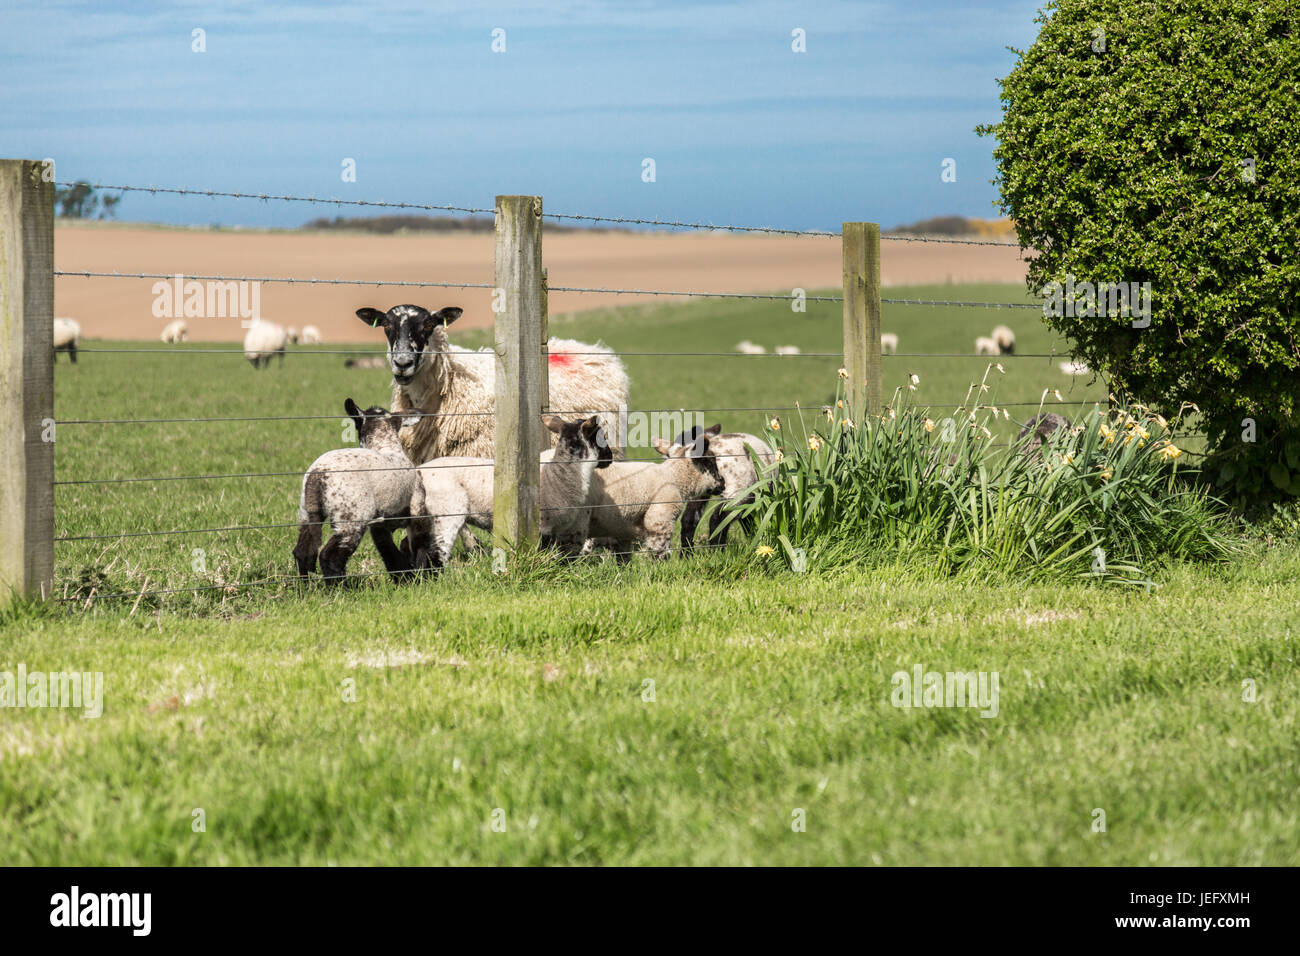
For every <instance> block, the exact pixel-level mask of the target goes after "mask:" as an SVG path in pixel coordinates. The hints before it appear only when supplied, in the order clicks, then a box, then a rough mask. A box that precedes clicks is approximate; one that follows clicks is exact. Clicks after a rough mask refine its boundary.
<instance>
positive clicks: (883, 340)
mask: <svg viewBox="0 0 1300 956" xmlns="http://www.w3.org/2000/svg"><path fill="white" fill-rule="evenodd" d="M880 351H881V352H882V353H883V354H885V355H892V354H893V353H895V352H897V351H898V336H897V335H895V334H894V333H893V332H881V333H880Z"/></svg>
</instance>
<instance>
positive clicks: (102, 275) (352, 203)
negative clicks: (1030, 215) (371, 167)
mask: <svg viewBox="0 0 1300 956" xmlns="http://www.w3.org/2000/svg"><path fill="white" fill-rule="evenodd" d="M58 185H60V186H65V187H66V186H71V185H74V184H72V183H66V182H65V183H59V184H58ZM93 188H96V189H104V190H111V191H119V192H139V193H153V194H170V195H181V196H197V197H208V198H214V199H216V198H220V199H236V200H256V201H260V202H272V201H274V202H287V203H305V204H322V205H334V206H338V207H343V206H347V207H363V208H377V209H385V210H416V211H423V212H456V213H467V214H489V213H494V212H496V210H495V209H493V208H488V207H478V206H471V205H461V204H453V203H425V202H405V201H402V202H390V201H386V200H362V199H344V198H341V197H319V196H303V195H293V194H287V193H273V192H244V191H236V190H217V189H195V188H188V187H166V186H138V185H117V184H102V183H97V184H93ZM543 218H544V219H550V220H555V221H572V222H585V223H607V224H610V225H615V226H649V227H658V228H663V229H674V230H699V231H709V232H725V233H753V234H766V235H775V236H795V237H806V238H836V239H838V238H840V233H838V232H829V231H823V230H816V229H790V228H780V227H771V226H751V225H735V224H725V223H712V222H696V221H683V220H675V219H662V218H653V217H622V216H601V215H587V214H577V213H544V214H543ZM880 238H881V239H882V240H886V241H897V242H913V243H933V244H953V245H970V246H1008V247H1017V248H1019V245H1018V243H1015V242H1006V241H998V240H991V239H977V238H958V237H948V236H925V235H911V234H898V233H895V234H888V233H887V234H883V235H881V237H880ZM54 275H55V276H56V277H58V278H62V279H73V278H84V279H135V280H155V281H157V280H173V279H175V278H177V276H178V275H180V276H183V277H184V278H186V279H189V280H197V281H209V282H255V283H278V284H285V285H290V286H355V287H376V288H415V289H422V288H445V289H466V290H471V289H473V290H493V289H495V288H496V287H495V285H494V284H493V283H491V282H460V281H450V280H438V281H434V280H398V279H369V278H344V277H320V276H281V275H242V274H236V275H231V274H223V273H206V274H194V275H190V274H185V273H164V272H145V271H137V272H128V271H118V270H113V271H96V270H75V269H60V270H55V272H54ZM546 291H547V292H552V293H561V292H562V293H575V294H603V295H617V296H662V297H677V298H683V299H724V300H725V299H730V300H748V301H767V302H813V303H827V304H831V303H843V302H844V297H843V296H842V295H833V294H831V295H819V294H813V295H808V294H805V293H804V292H802V290H795V291H792V292H791V293H789V294H782V293H761V292H746V291H711V290H696V289H656V288H648V289H647V288H621V287H605V286H588V285H563V284H555V285H550V284H548V285H547V286H546ZM879 301H880V302H881V304H883V305H890V306H899V307H923V308H924V307H930V308H960V309H981V310H987V309H995V310H1001V309H1022V310H1023V309H1034V310H1039V309H1041V306H1040V305H1038V304H1035V303H1027V302H989V301H966V300H944V299H909V298H888V297H881V298H880V299H879ZM78 351H79V352H85V353H98V354H133V355H134V354H163V355H242V354H244V353H245V350H244V349H240V348H206V347H190V348H162V349H158V348H89V349H78ZM387 354H388V353H387V350H376V351H369V350H365V349H328V348H317V347H306V348H303V349H299V350H297V351H295V352H294V355H295V356H297V355H334V356H338V355H345V356H349V357H357V356H374V357H376V358H377V357H379V356H386V355H387ZM425 354H427V355H430V356H443V355H457V356H460V357H465V356H466V355H471V356H472V355H482V356H484V357H490V356H491V352H490V350H484V351H481V352H478V353H474V352H466V351H463V350H456V351H454V352H436V351H435V352H426V353H425ZM551 354H552V355H572V356H583V355H608V354H609V353H608V352H595V351H586V352H584V351H567V352H554V353H551ZM618 354H619V355H620V356H629V357H631V356H641V357H662V358H673V359H677V358H683V357H700V358H756V359H759V358H762V359H774V358H780V359H795V358H802V359H838V360H842V359H844V355H843V354H842V353H840V352H817V351H810V352H802V351H798V350H793V351H784V350H783V351H776V350H774V351H772V352H762V353H754V352H748V351H740V350H733V351H704V350H697V351H677V352H670V351H620V352H619V353H618ZM934 357H951V358H986V359H991V360H994V361H1003V360H1009V359H1039V358H1048V359H1050V358H1057V357H1060V353H1057V352H1055V351H1052V352H1029V353H1027V352H1018V353H1009V354H1000V355H997V356H989V355H987V354H984V353H981V352H978V351H977V352H957V351H953V352H942V353H920V352H897V351H894V352H885V353H884V354H883V355H882V358H890V359H898V358H934ZM974 387H975V386H972V388H974ZM970 399H971V395H970V394H969V393H968V395H967V397H966V398H964V399H961V400H960V401H957V402H927V403H925V405H924V406H920V407H924V408H926V409H930V408H940V407H947V406H952V405H956V406H958V407H964V406H965V405H966V404H967V403H969V402H970ZM1035 405H1036V406H1039V407H1042V406H1043V403H1042V402H1041V401H1040V402H1037V403H1034V402H1000V403H998V407H999V408H1003V409H1006V408H1011V407H1030V406H1035ZM976 407H978V403H977V406H976ZM984 407H985V408H989V407H992V406H984ZM822 410H827V411H828V410H829V406H827V405H826V404H825V403H824V402H812V403H801V402H795V403H794V404H793V405H791V404H773V405H769V406H761V405H759V406H755V405H751V406H736V405H731V406H725V407H711V408H710V407H705V408H693V409H686V408H672V409H668V408H664V409H638V410H636V412H635V413H637V414H648V415H663V414H668V415H672V414H678V415H681V414H686V413H700V414H703V413H706V412H716V413H728V414H730V413H742V412H743V413H751V414H752V413H760V412H761V413H763V414H767V415H772V414H775V413H783V414H784V413H792V412H797V413H809V414H814V413H818V412H820V411H822ZM624 412H627V410H624ZM628 413H629V414H630V412H628ZM400 414H401V415H402V417H406V418H409V417H418V418H423V417H432V418H435V419H440V418H463V417H474V418H480V419H481V418H490V417H492V416H493V415H494V414H495V413H494V412H492V411H463V412H446V413H444V412H426V411H417V410H412V411H410V412H401V413H400ZM553 414H557V415H566V414H567V415H574V414H582V415H586V414H588V412H586V411H576V410H575V411H559V412H554V413H553ZM343 418H344V416H341V415H338V414H301V415H230V416H211V417H203V416H172V417H153V418H147V417H146V418H68V419H59V420H57V421H56V424H57V425H62V426H96V425H114V426H123V425H164V424H184V425H193V424H208V423H249V422H311V421H328V420H334V421H339V420H342V419H343ZM1017 424H1019V423H1017ZM990 444H991V445H994V446H998V447H1010V446H1011V445H1012V444H1013V443H1010V442H991V443H990ZM715 457H718V458H731V457H737V458H738V457H747V455H730V454H717V453H715ZM624 460H627V461H640V462H647V463H649V462H653V461H659V460H661V459H646V458H628V459H624ZM417 467H418V470H420V471H425V470H431V469H439V468H466V467H470V468H476V467H479V468H481V467H493V463H492V462H491V461H484V462H477V463H471V464H447V465H439V464H429V463H426V464H423V465H419V466H415V465H404V466H402V467H400V468H399V467H382V468H347V469H329V471H331V472H340V473H346V472H374V471H379V472H383V471H405V470H411V471H415V470H417ZM302 475H303V472H302V471H301V470H294V471H277V470H266V471H246V472H231V473H211V474H193V475H189V474H182V475H149V476H113V477H94V478H78V479H61V480H57V481H54V485H55V486H56V487H64V488H67V487H76V486H92V487H102V486H111V485H133V484H150V483H173V482H191V481H209V482H210V481H232V480H242V479H250V480H251V479H262V478H289V477H292V478H301V477H302ZM670 503H675V504H679V505H680V504H681V501H680V500H677V501H675V502H667V501H642V502H630V503H624V504H625V505H626V506H627V507H649V506H652V505H656V504H670ZM587 507H588V506H586V505H566V506H559V507H547V508H542V509H541V510H542V511H543V512H547V513H550V512H556V511H574V510H583V509H586V508H587ZM485 514H489V513H485V512H482V511H478V512H463V513H455V514H446V515H441V517H448V518H452V517H460V518H466V519H470V518H481V517H484V516H485ZM326 523H328V522H326V521H320V522H312V521H309V522H303V521H292V522H269V523H241V524H227V525H214V526H211V527H195V528H173V529H150V530H124V531H112V532H96V533H66V534H62V535H59V536H57V537H55V539H54V540H55V542H57V543H59V544H71V543H76V542H101V541H121V540H128V539H130V540H138V539H147V538H149V539H151V538H174V537H177V536H187V535H208V534H242V533H253V532H261V531H283V530H287V529H294V528H302V527H304V526H314V525H323V524H326ZM694 547H695V548H697V549H709V548H720V547H725V545H722V544H712V543H709V544H695V545H694ZM611 553H612V554H614V555H616V556H618V557H626V556H630V555H631V554H632V553H633V552H631V551H614V552H611ZM388 574H389V571H388V570H387V569H386V570H384V571H374V572H361V573H354V574H348V575H345V576H343V577H342V578H341V579H340V580H346V581H352V580H355V579H364V578H371V577H376V576H380V575H388ZM301 581H302V578H301V577H300V576H298V575H270V576H267V577H262V578H257V579H254V580H248V581H237V582H232V583H221V584H204V585H197V586H193V587H166V588H155V589H153V590H150V589H148V587H147V584H148V581H147V580H146V582H145V586H143V587H142V588H140V589H138V590H121V591H117V592H108V593H100V592H98V591H97V590H96V589H94V588H90V589H89V591H88V592H87V593H81V590H79V592H78V593H77V594H76V595H72V596H66V590H67V588H66V586H65V597H64V598H62V599H61V600H65V601H69V602H87V603H88V604H89V603H90V602H94V601H96V600H108V599H135V601H136V605H137V606H138V604H139V602H140V600H141V599H142V598H143V597H145V596H162V595H171V594H180V593H201V592H205V591H223V592H225V593H227V594H228V593H231V592H232V591H239V590H243V589H247V588H252V587H259V586H261V587H265V586H268V585H272V584H277V583H283V582H297V583H300V582H301ZM133 613H134V609H133Z"/></svg>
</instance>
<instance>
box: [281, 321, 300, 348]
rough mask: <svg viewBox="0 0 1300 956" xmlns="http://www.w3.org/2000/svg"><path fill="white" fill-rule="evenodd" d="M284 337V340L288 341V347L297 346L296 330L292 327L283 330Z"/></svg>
mask: <svg viewBox="0 0 1300 956" xmlns="http://www.w3.org/2000/svg"><path fill="white" fill-rule="evenodd" d="M284 335H285V338H287V339H288V340H289V344H290V345H297V344H298V330H297V329H296V328H294V327H293V326H292V325H291V326H289V327H288V328H287V329H285V330H284Z"/></svg>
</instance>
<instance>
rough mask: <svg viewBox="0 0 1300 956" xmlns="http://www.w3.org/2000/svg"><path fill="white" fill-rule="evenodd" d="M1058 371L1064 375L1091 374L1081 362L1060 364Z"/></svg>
mask: <svg viewBox="0 0 1300 956" xmlns="http://www.w3.org/2000/svg"><path fill="white" fill-rule="evenodd" d="M1060 369H1061V371H1062V372H1064V373H1065V374H1066V375H1089V374H1091V372H1090V371H1089V369H1088V366H1086V365H1084V364H1083V363H1082V362H1062V363H1061V364H1060Z"/></svg>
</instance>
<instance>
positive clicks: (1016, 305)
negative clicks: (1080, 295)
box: [880, 299, 1043, 310]
mask: <svg viewBox="0 0 1300 956" xmlns="http://www.w3.org/2000/svg"><path fill="white" fill-rule="evenodd" d="M880 301H881V302H882V303H884V304H885V305H929V306H951V307H954V308H963V309H1039V310H1041V309H1042V308H1043V307H1042V306H1041V305H1037V304H1035V303H1033V302H954V301H950V300H947V299H881V300H880Z"/></svg>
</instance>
